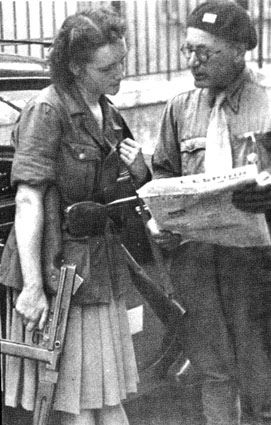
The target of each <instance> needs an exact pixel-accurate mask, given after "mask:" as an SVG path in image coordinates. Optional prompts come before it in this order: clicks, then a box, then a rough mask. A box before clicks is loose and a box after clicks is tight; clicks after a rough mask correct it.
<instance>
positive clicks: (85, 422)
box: [59, 410, 96, 425]
mask: <svg viewBox="0 0 271 425" xmlns="http://www.w3.org/2000/svg"><path fill="white" fill-rule="evenodd" d="M59 417H60V425H95V424H96V422H95V415H94V411H93V410H81V412H80V415H73V414H72V413H66V412H60V413H59Z"/></svg>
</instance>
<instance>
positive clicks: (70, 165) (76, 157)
mask: <svg viewBox="0 0 271 425" xmlns="http://www.w3.org/2000/svg"><path fill="white" fill-rule="evenodd" d="M59 167H60V170H59V173H60V184H61V189H62V190H63V192H64V194H66V198H68V199H70V200H71V201H72V202H76V201H81V200H82V199H85V198H86V197H87V196H91V195H92V193H93V188H95V187H97V184H98V181H99V174H100V172H101V152H100V148H99V147H98V146H97V147H96V146H92V145H85V144H80V143H65V144H63V149H62V155H61V158H60V164H59Z"/></svg>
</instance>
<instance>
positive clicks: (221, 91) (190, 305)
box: [153, 1, 271, 425]
mask: <svg viewBox="0 0 271 425" xmlns="http://www.w3.org/2000/svg"><path fill="white" fill-rule="evenodd" d="M187 27H188V28H187V38H186V44H185V46H184V47H183V48H182V52H183V53H184V55H185V56H186V58H187V60H188V64H189V66H190V68H191V71H192V74H193V77H194V83H195V86H196V89H194V90H191V91H188V92H186V93H182V94H180V95H178V96H176V97H175V98H174V99H173V100H171V101H170V102H169V103H168V105H167V107H166V109H165V112H164V115H163V119H162V125H161V131H160V138H159V142H158V145H157V147H156V150H155V153H154V156H153V172H154V178H162V177H176V176H180V175H189V174H198V173H204V172H205V173H211V174H220V173H223V172H227V171H229V170H231V169H232V168H236V167H239V166H243V165H246V164H248V163H249V162H251V161H252V160H253V161H255V160H257V161H258V167H259V170H260V172H259V174H258V178H257V183H256V184H254V185H251V186H248V187H247V188H245V189H244V190H243V191H239V192H236V193H235V194H234V199H233V202H234V204H235V205H236V206H237V207H238V208H240V209H242V210H244V211H250V212H255V213H263V212H266V211H267V210H268V209H269V208H270V206H271V178H270V174H269V173H268V167H270V166H271V137H270V135H271V133H269V132H270V131H271V104H270V89H269V88H267V87H266V86H265V85H264V84H263V82H261V81H260V80H259V78H257V77H256V76H255V75H253V73H252V72H251V71H250V70H248V68H247V67H246V65H245V53H246V51H247V50H251V49H253V48H255V46H256V44H257V37H256V32H255V29H254V27H253V25H252V22H251V21H250V18H249V17H248V15H247V13H246V11H245V10H244V9H243V8H241V7H240V6H238V5H236V4H235V3H234V2H226V1H224V2H221V1H220V2H213V1H212V2H206V3H204V4H201V5H199V6H197V7H196V8H195V10H194V11H193V12H192V13H191V15H190V16H189V17H188V25H187ZM153 236H154V238H155V239H156V241H157V242H158V243H159V244H160V246H161V247H168V246H169V245H170V243H171V236H170V235H169V234H168V233H164V232H163V231H160V232H157V231H156V232H153ZM268 236H269V235H268V234H267V237H268ZM172 243H173V244H175V243H176V237H175V238H174V239H173V240H172ZM270 259H271V250H270V247H269V246H261V247H252V248H237V247H226V246H224V247H223V246H219V245H212V244H205V243H199V242H187V243H183V244H182V245H181V246H179V247H178V248H177V249H175V250H172V268H171V277H172V280H173V282H174V283H175V284H176V296H180V297H181V298H182V300H183V302H184V305H186V307H187V311H188V314H187V319H186V322H185V329H186V330H185V334H184V345H185V347H186V350H187V353H186V354H187V356H188V357H189V359H190V360H191V363H192V365H193V367H194V368H195V369H196V370H197V372H198V373H200V375H201V376H202V404H203V412H204V415H205V417H206V421H207V424H208V425H222V424H223V425H238V424H240V420H241V419H240V416H241V414H240V400H241V401H242V403H243V405H245V406H246V410H248V409H249V410H250V412H251V413H252V415H253V416H254V418H256V421H257V422H256V423H257V424H259V420H258V418H259V417H260V416H261V412H263V409H264V408H265V407H266V406H268V405H269V403H270V393H271V363H270V359H269V352H270V347H268V338H267V337H266V332H267V325H268V314H270V311H271V309H270V307H269V301H270V300H271V297H270V289H269V287H270V282H271V262H270Z"/></svg>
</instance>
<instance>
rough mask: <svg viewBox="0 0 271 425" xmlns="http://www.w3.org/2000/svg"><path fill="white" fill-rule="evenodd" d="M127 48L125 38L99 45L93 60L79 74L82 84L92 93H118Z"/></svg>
mask: <svg viewBox="0 0 271 425" xmlns="http://www.w3.org/2000/svg"><path fill="white" fill-rule="evenodd" d="M126 54H127V48H126V43H125V40H124V38H122V39H119V40H117V41H116V42H115V43H114V44H106V45H105V46H102V47H99V48H98V49H97V50H96V51H95V53H94V55H93V60H92V61H91V62H89V63H87V64H86V65H85V66H84V67H83V69H82V70H81V71H80V73H79V75H78V77H77V78H78V80H79V83H80V85H81V86H84V87H85V89H86V90H87V91H89V92H91V93H95V94H97V95H101V94H110V95H114V94H117V93H118V91H119V88H120V82H121V80H122V79H123V77H124V59H125V56H126Z"/></svg>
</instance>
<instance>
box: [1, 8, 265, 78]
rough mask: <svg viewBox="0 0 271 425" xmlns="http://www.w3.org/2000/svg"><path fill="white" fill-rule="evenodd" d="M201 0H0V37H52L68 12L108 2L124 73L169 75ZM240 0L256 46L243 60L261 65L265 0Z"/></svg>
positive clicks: (40, 50)
mask: <svg viewBox="0 0 271 425" xmlns="http://www.w3.org/2000/svg"><path fill="white" fill-rule="evenodd" d="M203 1H204V0H186V1H183V0H134V1H131V0H129V1H128V0H127V1H99V2H97V1H95V2H92V1H78V0H67V1H64V0H40V1H35V2H33V1H28V0H14V1H8V2H7V1H5V0H2V1H0V38H12V39H14V38H15V39H18V38H19V39H22V38H25V39H41V40H49V39H52V38H53V37H54V36H55V34H56V32H57V29H58V28H59V27H60V25H61V23H62V22H63V20H64V19H65V17H66V16H68V15H69V14H71V13H74V12H75V11H76V10H80V9H82V8H85V7H96V6H97V4H105V5H107V4H112V5H113V6H114V7H116V8H117V9H118V10H119V11H120V12H121V13H122V15H123V16H124V17H125V19H126V22H127V29H128V30H127V41H128V46H129V52H128V56H127V61H126V76H127V77H128V78H129V77H130V78H137V77H144V76H148V75H154V74H159V75H165V76H166V77H167V78H168V79H170V77H171V75H172V74H174V73H179V72H180V71H182V70H183V69H185V68H186V66H187V64H186V61H185V59H184V58H183V57H182V55H181V52H180V46H181V45H182V43H183V42H184V39H185V28H186V20H187V16H188V14H189V13H190V12H191V10H192V9H193V8H194V7H195V6H196V5H198V4H200V3H202V2H203ZM239 2H242V3H244V4H245V5H246V6H247V9H248V11H249V13H250V15H251V18H252V19H253V21H254V24H255V26H256V28H257V31H258V35H259V43H258V47H257V48H256V49H254V51H253V52H251V53H250V52H248V55H247V58H248V60H252V61H256V62H258V66H259V67H262V65H263V64H264V63H265V62H270V61H271V31H270V29H271V28H270V23H271V0H247V1H243V0H239ZM0 51H1V52H7V53H18V54H23V55H29V56H37V57H41V58H45V57H46V55H47V49H46V47H44V46H33V45H32V46H31V45H28V46H21V45H14V46H3V45H2V46H0Z"/></svg>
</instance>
